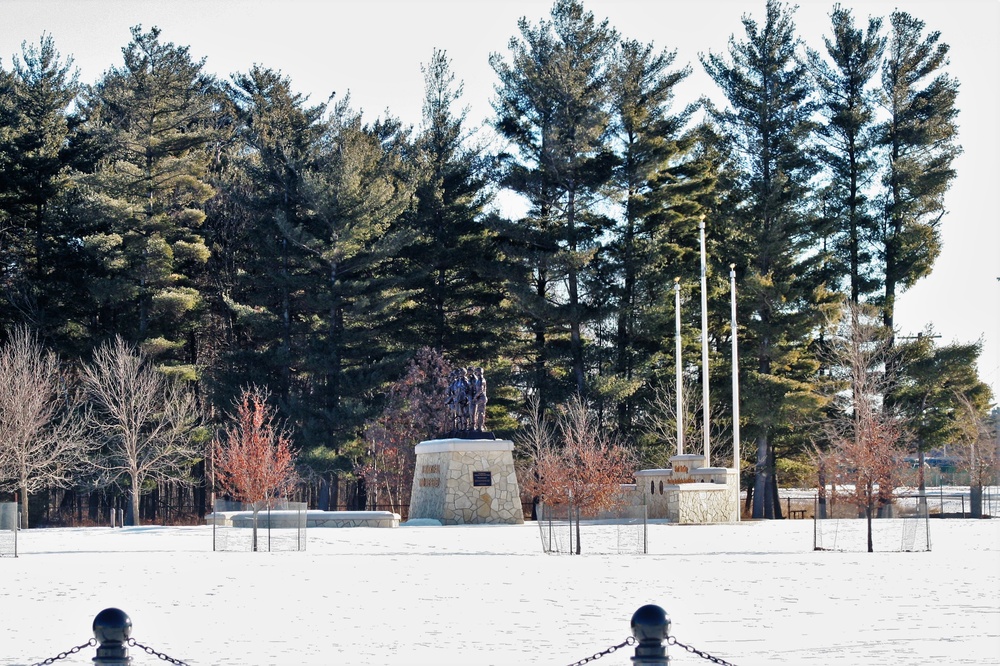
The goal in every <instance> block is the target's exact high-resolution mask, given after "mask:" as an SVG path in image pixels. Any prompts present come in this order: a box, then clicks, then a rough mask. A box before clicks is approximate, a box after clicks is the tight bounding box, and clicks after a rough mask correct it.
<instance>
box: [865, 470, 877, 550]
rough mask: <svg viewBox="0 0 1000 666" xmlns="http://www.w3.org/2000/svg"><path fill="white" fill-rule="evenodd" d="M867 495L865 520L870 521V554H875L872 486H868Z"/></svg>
mask: <svg viewBox="0 0 1000 666" xmlns="http://www.w3.org/2000/svg"><path fill="white" fill-rule="evenodd" d="M865 492H866V493H867V495H868V497H867V500H868V501H867V504H866V505H865V519H866V520H867V521H868V552H869V553H874V552H875V544H874V543H873V542H872V488H871V484H868V486H866V488H865Z"/></svg>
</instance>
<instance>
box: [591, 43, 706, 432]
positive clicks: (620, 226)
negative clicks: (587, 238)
mask: <svg viewBox="0 0 1000 666" xmlns="http://www.w3.org/2000/svg"><path fill="white" fill-rule="evenodd" d="M675 57H676V52H667V51H657V50H656V49H655V48H654V47H653V45H652V44H646V45H644V44H640V43H639V42H636V41H634V40H625V41H622V42H621V44H620V45H619V47H618V50H617V52H616V56H615V63H614V66H613V68H612V70H611V76H610V88H611V108H612V111H613V116H612V118H613V119H612V123H611V130H612V132H611V136H612V139H613V141H614V146H615V148H616V151H617V153H618V164H617V166H616V169H615V172H614V178H613V179H612V182H611V183H610V184H609V192H610V193H611V195H612V197H613V198H614V200H615V201H616V202H617V204H618V208H619V211H620V212H619V213H618V214H617V215H616V216H615V218H616V219H615V223H614V226H613V227H612V229H611V236H610V239H609V241H608V242H607V244H606V247H605V251H604V252H603V253H602V255H601V256H599V257H598V258H597V259H596V260H595V265H596V266H597V267H598V270H596V271H594V274H595V279H594V280H593V284H592V285H588V288H589V289H590V291H591V292H592V293H595V294H601V296H602V297H601V298H598V299H597V300H599V301H604V302H606V303H607V304H608V309H607V312H606V316H607V317H608V319H609V320H612V321H613V324H611V325H610V326H609V328H610V329H611V330H610V331H609V333H608V336H607V337H608V338H610V340H609V341H608V343H607V344H608V346H609V347H610V349H611V351H610V353H611V354H612V358H611V359H610V362H609V365H610V368H609V370H608V372H607V373H606V374H604V375H603V376H602V377H601V380H602V382H601V383H602V385H603V387H604V391H605V392H607V393H608V394H609V397H613V398H614V399H615V400H616V401H617V403H618V404H617V421H618V426H619V428H620V429H621V430H622V431H623V432H628V431H629V430H630V428H631V426H632V424H633V420H634V418H635V415H636V414H637V413H638V411H639V406H640V404H641V403H642V401H644V400H648V399H649V397H650V393H649V388H650V383H651V379H652V376H651V375H652V372H653V367H654V366H655V365H656V363H657V361H656V359H657V358H658V357H659V355H660V354H661V353H662V352H663V351H664V349H663V348H664V346H665V345H670V346H671V350H672V344H673V343H672V336H673V319H672V316H665V315H666V314H667V312H666V310H668V309H669V311H670V313H672V308H668V307H667V305H666V304H667V303H668V302H669V303H672V302H673V291H672V290H673V284H674V278H675V277H677V276H680V275H684V276H686V277H691V276H693V275H694V274H695V271H696V270H697V263H698V260H697V252H698V235H697V234H698V231H697V225H698V213H699V210H700V204H699V203H698V197H699V196H700V195H701V194H703V193H704V191H705V189H706V188H708V187H710V186H711V182H710V179H708V178H706V174H704V173H703V172H701V171H699V169H698V167H697V166H695V163H694V162H695V153H694V149H695V147H696V135H695V133H693V132H688V131H685V126H686V124H687V122H688V121H689V119H690V117H691V115H692V111H693V109H692V108H687V109H684V110H682V111H680V112H673V111H672V110H671V103H672V102H673V98H674V90H675V86H677V84H679V83H680V82H681V81H683V80H684V79H685V78H686V77H687V76H688V75H689V74H690V67H684V68H681V69H671V67H672V66H673V63H674V60H675ZM604 294H606V296H604ZM668 322H669V325H668ZM668 341H669V342H668ZM644 389H645V390H644Z"/></svg>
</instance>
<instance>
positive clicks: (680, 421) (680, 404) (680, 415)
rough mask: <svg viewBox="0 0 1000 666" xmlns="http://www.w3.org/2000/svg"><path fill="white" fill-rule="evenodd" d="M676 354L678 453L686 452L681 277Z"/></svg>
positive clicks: (677, 291) (677, 286) (676, 293)
mask: <svg viewBox="0 0 1000 666" xmlns="http://www.w3.org/2000/svg"><path fill="white" fill-rule="evenodd" d="M674 329H675V330H674V356H675V357H676V361H677V362H676V375H677V378H676V381H677V390H676V395H677V400H676V404H677V419H676V420H677V455H682V454H683V453H684V399H683V388H682V387H683V381H682V380H683V378H682V373H683V369H682V364H681V279H680V278H679V277H675V278H674Z"/></svg>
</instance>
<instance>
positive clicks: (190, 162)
mask: <svg viewBox="0 0 1000 666" xmlns="http://www.w3.org/2000/svg"><path fill="white" fill-rule="evenodd" d="M122 53H123V55H124V64H123V65H122V66H120V67H113V68H112V69H110V70H109V71H108V72H107V73H106V74H105V75H104V77H103V79H102V80H101V81H100V82H99V83H98V84H97V85H96V86H95V87H94V88H93V89H92V90H90V91H89V92H87V93H86V94H85V95H84V103H83V113H84V114H85V117H86V122H87V123H88V124H89V125H90V126H91V127H90V131H91V132H93V133H95V134H97V135H98V136H99V137H100V140H101V141H102V148H103V155H102V157H101V159H100V162H99V164H98V166H97V168H96V170H95V171H94V172H93V173H92V174H87V175H85V176H83V177H81V178H80V179H79V183H80V186H81V187H82V188H84V189H86V190H87V191H89V192H90V193H91V194H92V197H91V202H90V203H91V206H92V210H91V213H90V214H91V215H93V216H95V217H99V218H102V219H104V220H106V221H107V228H106V230H105V231H104V232H103V233H95V234H91V235H90V237H88V238H87V239H86V242H87V244H88V246H89V247H90V248H91V249H92V250H93V251H94V252H96V253H98V254H99V255H100V257H101V259H102V261H103V262H104V265H105V266H104V267H105V271H106V273H105V276H104V278H103V279H101V280H98V281H96V283H95V285H94V288H95V289H96V290H97V292H98V295H99V312H98V316H97V321H96V322H95V324H96V326H97V328H98V330H97V331H95V333H97V334H98V335H100V334H107V333H109V332H111V331H117V332H119V333H121V334H124V335H127V337H128V339H130V340H134V341H135V342H137V343H139V344H141V345H142V348H143V350H144V352H145V353H147V354H149V356H150V357H151V358H152V359H154V360H155V361H156V362H157V363H158V364H160V366H161V367H162V368H164V369H169V370H170V372H171V373H173V374H174V375H175V376H177V377H179V378H183V379H188V380H190V379H194V378H196V377H197V367H196V362H197V339H196V333H197V330H198V325H199V315H200V311H201V308H202V293H201V289H200V288H199V280H198V277H199V274H200V273H201V271H202V270H203V269H204V265H205V262H206V261H207V259H208V257H209V254H210V252H209V249H208V247H207V246H206V244H205V239H204V233H203V229H202V223H203V222H204V219H205V212H204V207H205V203H206V202H207V201H208V199H209V198H210V197H211V196H212V195H213V194H214V191H213V189H212V187H211V186H210V185H209V184H208V183H207V182H206V178H207V169H208V166H209V163H210V160H211V153H210V151H208V150H206V148H207V146H208V145H209V144H210V142H211V141H212V140H213V137H214V131H215V128H214V118H215V106H216V102H217V95H216V94H215V84H214V81H213V79H212V78H211V77H209V76H208V75H206V74H205V73H204V72H203V71H202V70H203V65H204V62H203V61H195V60H193V59H192V58H191V55H190V53H189V50H188V48H187V47H180V46H176V45H174V44H172V43H169V42H162V41H161V40H160V30H159V29H158V28H153V29H151V30H150V31H149V32H143V31H142V28H141V27H140V26H136V27H134V28H132V42H130V43H129V44H128V46H126V47H125V48H124V49H122Z"/></svg>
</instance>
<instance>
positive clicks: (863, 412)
mask: <svg viewBox="0 0 1000 666" xmlns="http://www.w3.org/2000/svg"><path fill="white" fill-rule="evenodd" d="M827 355H828V358H827V359H826V361H827V366H828V367H829V368H830V369H831V372H832V373H834V375H835V376H836V377H837V378H838V379H840V380H841V381H840V382H839V383H838V384H839V387H840V388H841V390H840V391H839V392H838V393H837V394H836V395H834V396H833V405H834V412H835V416H833V417H832V418H831V419H830V420H829V421H828V422H827V424H826V429H827V439H828V441H829V442H830V444H831V450H830V452H829V453H828V455H827V456H826V457H825V460H824V462H825V465H826V466H827V468H828V469H832V470H833V477H834V481H835V482H836V483H839V484H840V485H842V486H853V488H854V492H853V494H852V496H851V499H852V501H853V503H854V504H855V506H856V507H857V508H858V510H859V511H861V512H864V515H865V518H866V519H867V521H868V525H867V528H868V552H873V551H874V544H873V543H872V518H873V513H874V511H875V507H876V503H877V504H878V505H879V506H880V507H885V508H888V507H891V505H892V498H893V493H894V491H895V488H896V485H897V483H898V479H899V474H900V471H901V469H902V458H903V451H902V450H901V448H900V442H901V441H902V438H903V428H902V423H901V419H900V417H899V416H898V415H897V414H895V413H893V412H892V410H891V409H889V408H888V406H887V405H886V403H885V396H886V394H887V393H888V391H889V389H890V388H891V386H892V376H891V375H892V369H893V367H894V366H895V365H896V364H895V363H894V362H893V361H894V359H893V352H892V345H891V344H890V338H889V335H888V333H887V331H886V330H885V329H884V327H882V326H881V324H880V323H879V321H878V317H877V315H876V314H875V313H874V312H873V311H871V310H870V309H869V308H868V307H866V306H864V305H857V304H847V305H846V306H845V308H844V311H843V316H842V317H841V318H840V320H839V321H838V322H837V323H836V325H835V327H834V330H833V335H832V336H831V339H830V344H829V347H828V351H827Z"/></svg>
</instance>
